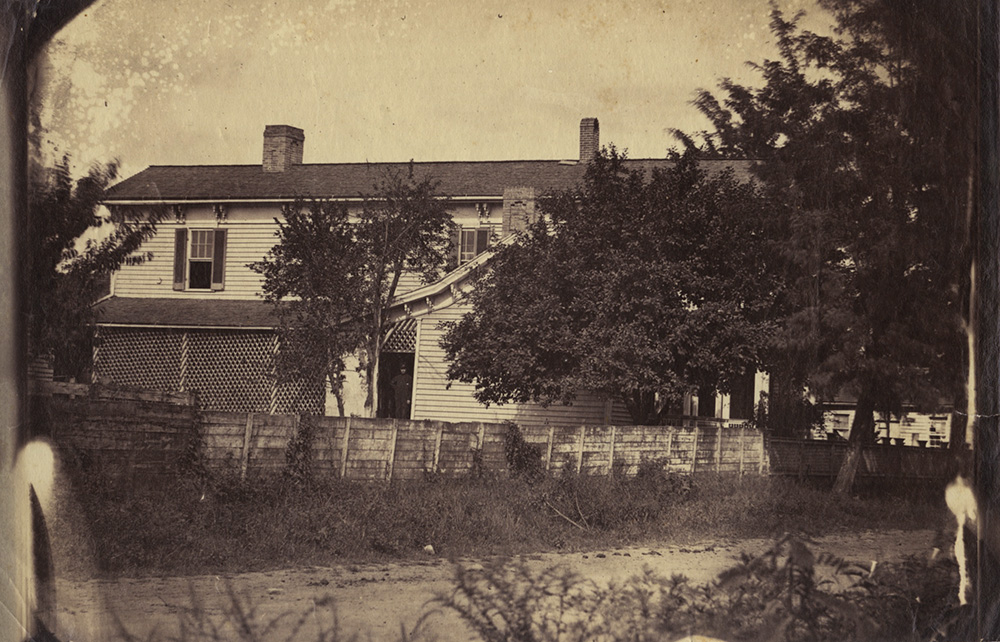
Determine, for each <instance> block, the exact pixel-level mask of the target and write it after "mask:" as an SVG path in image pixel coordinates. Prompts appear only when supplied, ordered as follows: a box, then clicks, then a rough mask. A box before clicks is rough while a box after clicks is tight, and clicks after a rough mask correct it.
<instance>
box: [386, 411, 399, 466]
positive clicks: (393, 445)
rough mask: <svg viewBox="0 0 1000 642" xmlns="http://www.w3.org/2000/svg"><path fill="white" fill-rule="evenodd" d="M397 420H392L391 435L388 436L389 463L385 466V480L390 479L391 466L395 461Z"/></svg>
mask: <svg viewBox="0 0 1000 642" xmlns="http://www.w3.org/2000/svg"><path fill="white" fill-rule="evenodd" d="M397 422H398V420H397V419H393V420H392V433H391V434H390V436H389V462H388V464H387V465H386V471H385V478H386V480H391V479H392V465H393V463H394V462H395V461H396V434H397V432H398V431H397Z"/></svg>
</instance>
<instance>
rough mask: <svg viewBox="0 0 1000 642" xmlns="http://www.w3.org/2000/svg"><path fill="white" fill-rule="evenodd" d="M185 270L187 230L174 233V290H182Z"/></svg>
mask: <svg viewBox="0 0 1000 642" xmlns="http://www.w3.org/2000/svg"><path fill="white" fill-rule="evenodd" d="M186 268H187V230H185V229H181V230H175V231H174V289H175V290H183V289H184V277H185V275H186Z"/></svg>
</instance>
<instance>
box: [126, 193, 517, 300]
mask: <svg viewBox="0 0 1000 642" xmlns="http://www.w3.org/2000/svg"><path fill="white" fill-rule="evenodd" d="M494 210H495V211H494V212H492V213H491V218H488V219H483V218H481V217H480V215H479V212H478V211H477V209H476V207H475V205H474V204H471V203H460V204H457V205H455V207H454V212H455V214H454V215H455V221H456V222H457V223H459V224H460V225H463V226H467V227H474V226H477V225H486V224H495V225H496V226H499V224H500V215H499V209H497V208H494ZM280 213H281V210H280V208H279V207H278V206H276V205H260V206H250V205H243V206H229V207H228V208H227V212H226V218H225V220H224V221H219V220H217V218H216V215H215V212H214V211H213V208H212V206H210V205H200V206H190V207H187V208H185V220H184V222H183V223H178V222H177V221H176V220H175V219H174V218H173V217H172V216H171V217H170V218H169V219H168V220H167V221H165V222H163V223H162V224H160V225H159V226H158V232H157V234H156V236H154V237H153V238H152V239H150V240H149V241H148V242H147V243H146V244H145V245H144V246H143V248H142V251H143V252H151V253H152V255H153V256H152V258H151V259H150V260H148V261H145V262H144V263H142V264H140V265H135V266H124V267H122V269H121V270H120V271H119V272H118V273H117V274H115V276H114V280H113V284H112V292H113V294H114V295H115V296H120V297H138V298H142V297H149V298H206V299H244V300H246V299H257V298H259V297H258V294H259V293H260V291H261V286H262V284H263V279H262V278H261V276H260V275H259V274H257V273H256V272H254V271H253V270H251V269H250V268H249V267H248V266H249V264H250V263H253V262H255V261H260V260H262V259H263V258H264V257H265V256H266V255H267V253H268V252H269V251H270V249H271V248H272V247H273V246H274V244H275V242H276V241H277V238H276V236H275V234H276V232H277V230H278V225H277V223H275V221H274V219H275V217H278V216H279V215H280ZM179 228H187V229H224V230H226V234H227V238H226V258H225V262H226V267H225V288H224V289H223V290H221V291H217V292H208V291H204V290H196V291H189V290H188V291H178V290H174V289H173V274H174V233H175V230H177V229H179ZM423 285H424V282H423V281H422V280H421V277H420V276H419V275H417V274H412V273H406V274H404V275H403V276H402V278H401V279H400V282H399V285H398V287H397V290H396V292H397V294H404V293H406V292H409V291H410V290H414V289H416V288H418V287H421V286H423Z"/></svg>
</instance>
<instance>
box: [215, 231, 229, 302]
mask: <svg viewBox="0 0 1000 642" xmlns="http://www.w3.org/2000/svg"><path fill="white" fill-rule="evenodd" d="M225 284H226V230H215V247H214V248H213V252H212V290H222V289H224V288H225Z"/></svg>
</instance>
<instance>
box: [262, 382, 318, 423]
mask: <svg viewBox="0 0 1000 642" xmlns="http://www.w3.org/2000/svg"><path fill="white" fill-rule="evenodd" d="M325 402H326V385H325V384H324V382H323V381H318V382H307V381H296V382H289V383H279V384H278V386H277V388H276V389H275V405H274V408H275V410H274V412H275V413H278V414H286V415H300V414H301V415H322V414H323V409H324V405H325Z"/></svg>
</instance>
